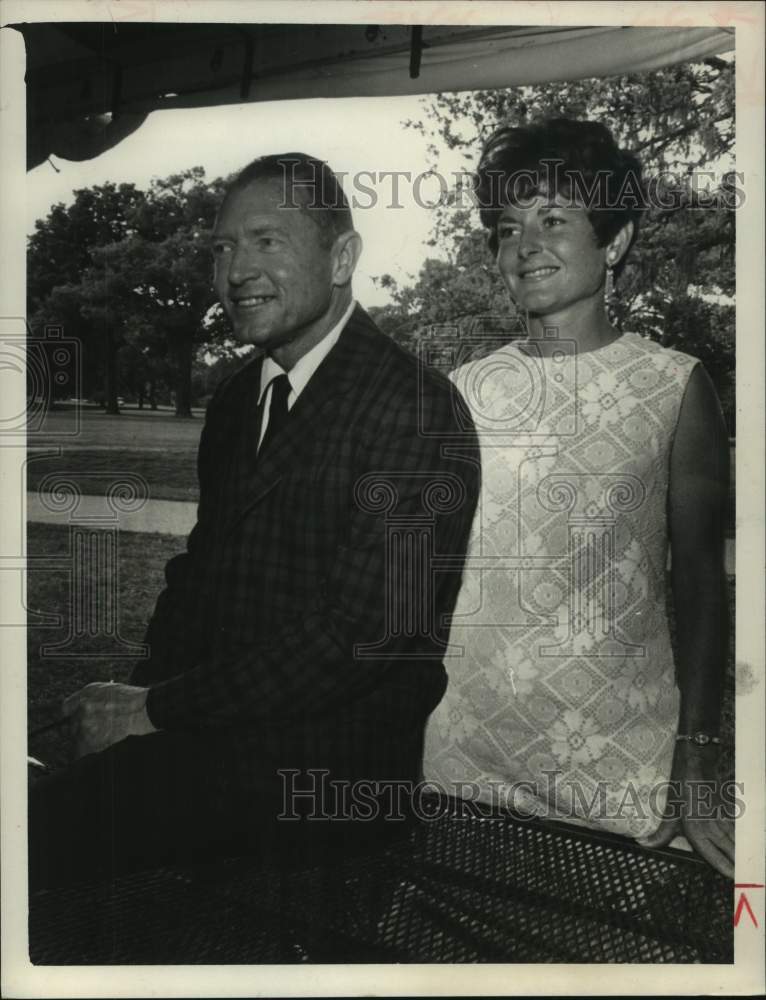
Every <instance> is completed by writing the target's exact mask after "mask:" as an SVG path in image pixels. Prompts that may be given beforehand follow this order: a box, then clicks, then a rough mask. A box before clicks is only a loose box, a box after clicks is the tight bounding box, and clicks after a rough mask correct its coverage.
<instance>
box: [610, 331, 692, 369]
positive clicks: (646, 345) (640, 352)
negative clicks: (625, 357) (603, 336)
mask: <svg viewBox="0 0 766 1000" xmlns="http://www.w3.org/2000/svg"><path fill="white" fill-rule="evenodd" d="M620 343H621V344H622V346H623V347H624V348H625V349H626V350H628V351H630V352H632V353H633V354H634V355H636V356H637V357H643V358H645V359H646V360H647V361H648V362H650V363H654V364H655V365H657V366H658V367H661V368H674V367H677V368H681V369H689V370H691V369H692V368H693V367H694V366H695V365H696V364H698V363H699V362H698V359H697V358H695V357H693V356H692V355H691V354H684V352H683V351H677V350H675V348H672V347H664V346H663V345H662V344H660V343H659V342H658V341H656V340H651V338H649V337H642V336H641V334H639V333H632V332H626V333H623V334H622V336H621V337H620Z"/></svg>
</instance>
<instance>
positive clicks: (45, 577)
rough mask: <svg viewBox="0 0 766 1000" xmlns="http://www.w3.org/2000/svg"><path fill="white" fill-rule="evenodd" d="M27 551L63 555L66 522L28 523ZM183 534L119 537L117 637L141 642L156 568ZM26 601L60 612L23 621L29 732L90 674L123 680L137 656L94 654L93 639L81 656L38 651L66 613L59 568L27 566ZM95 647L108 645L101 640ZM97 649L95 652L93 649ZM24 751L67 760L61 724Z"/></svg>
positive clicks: (58, 630)
mask: <svg viewBox="0 0 766 1000" xmlns="http://www.w3.org/2000/svg"><path fill="white" fill-rule="evenodd" d="M27 540H28V555H29V556H36V555H37V556H40V555H46V556H60V557H62V558H63V557H66V555H67V553H68V551H69V529H68V528H64V527H59V526H58V525H48V524H30V525H29V526H28V534H27ZM184 544H185V539H184V538H180V537H175V536H172V535H141V534H132V533H129V532H123V533H122V534H121V535H120V536H119V549H118V557H119V597H118V604H117V608H118V612H117V624H118V630H119V634H120V637H121V638H122V639H124V640H126V641H127V642H129V643H133V644H140V643H141V642H142V640H143V637H144V632H145V630H146V624H147V622H148V621H149V616H150V615H151V613H152V610H153V609H154V604H155V602H156V600H157V595H158V594H159V592H160V591H161V590H162V588H163V586H164V576H163V570H164V567H165V563H166V562H167V561H168V559H170V558H171V557H172V556H174V555H176V554H177V553H179V552H182V551H183V549H184ZM27 608H28V609H29V611H30V612H34V611H39V612H45V613H46V614H52V613H53V614H60V615H61V616H62V624H61V626H59V627H50V626H49V627H40V626H30V628H29V630H28V675H27V680H28V724H29V730H30V732H31V731H33V730H34V729H36V728H37V727H39V726H42V725H44V724H45V723H47V722H49V721H53V719H55V718H57V717H58V715H59V708H60V704H61V701H62V699H63V698H66V696H67V695H69V694H72V693H73V692H74V691H77V690H78V689H79V688H81V687H82V686H83V685H84V684H88V683H89V682H90V681H99V680H106V681H108V680H115V681H127V679H128V677H129V675H130V672H131V670H132V669H133V665H134V663H135V662H136V660H134V659H133V660H131V659H122V658H114V656H113V655H111V654H110V653H109V652H104V653H102V654H101V655H98V644H97V645H95V646H94V645H92V644H89V645H88V647H87V652H88V653H90V654H91V655H90V656H88V657H82V656H80V657H77V656H76V657H74V658H64V657H61V656H59V657H56V656H46V657H44V656H43V655H42V652H41V646H43V645H48V644H54V643H56V642H59V641H61V640H63V639H65V638H66V636H67V634H68V628H67V625H68V621H69V617H70V588H69V585H68V576H67V571H66V569H62V570H51V569H50V568H47V569H44V570H43V569H40V570H35V569H31V570H30V571H29V573H28V578H27ZM100 645H101V648H102V649H103V647H104V646H105V645H106V646H108V647H110V648H111V644H110V643H108V642H104V640H103V639H102V640H100ZM94 653H95V654H96V655H95V656H94V655H92V654H94ZM29 752H30V753H31V754H33V755H34V756H35V757H39V758H40V759H41V760H43V761H45V762H46V763H49V764H51V765H61V764H63V763H65V762H66V760H67V744H66V739H65V735H64V733H63V732H62V731H61V730H55V729H54V730H51V731H49V732H48V733H44V734H42V735H41V736H39V737H37V738H35V739H34V740H32V741H31V743H30V747H29Z"/></svg>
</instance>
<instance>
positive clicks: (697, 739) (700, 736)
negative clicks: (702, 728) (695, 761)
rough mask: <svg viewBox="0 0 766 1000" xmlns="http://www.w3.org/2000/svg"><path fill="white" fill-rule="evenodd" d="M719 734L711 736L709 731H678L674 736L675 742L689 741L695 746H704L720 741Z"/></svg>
mask: <svg viewBox="0 0 766 1000" xmlns="http://www.w3.org/2000/svg"><path fill="white" fill-rule="evenodd" d="M720 742H721V738H720V736H711V735H710V734H709V733H702V732H699V733H679V734H678V735H677V736H676V743H691V744H692V746H695V747H706V746H709V745H710V744H711V743H720Z"/></svg>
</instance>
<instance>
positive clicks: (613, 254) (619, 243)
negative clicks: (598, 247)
mask: <svg viewBox="0 0 766 1000" xmlns="http://www.w3.org/2000/svg"><path fill="white" fill-rule="evenodd" d="M632 239H633V222H632V221H631V222H626V223H625V225H624V226H623V227H622V229H621V230H620V231H619V233H617V235H616V236H615V237H614V239H612V240H610V241H609V245H608V246H607V248H606V259H607V263H608V264H609V266H610V267H614V265H615V264H619V262H620V261H621V260H622V258H623V257H624V256H625V254H626V253H627V252H628V247H629V246H630V241H631V240H632Z"/></svg>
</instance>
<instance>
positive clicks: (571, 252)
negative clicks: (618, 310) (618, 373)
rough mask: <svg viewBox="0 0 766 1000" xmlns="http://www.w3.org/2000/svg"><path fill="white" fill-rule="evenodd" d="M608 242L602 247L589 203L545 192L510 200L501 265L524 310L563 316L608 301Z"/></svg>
mask: <svg viewBox="0 0 766 1000" xmlns="http://www.w3.org/2000/svg"><path fill="white" fill-rule="evenodd" d="M606 252H607V248H606V247H599V246H598V244H597V242H596V234H595V232H594V230H593V226H592V225H591V224H590V220H589V219H588V213H587V211H586V209H585V208H583V207H580V206H579V205H573V203H572V201H571V200H570V199H567V198H566V197H564V196H559V195H547V194H539V195H534V196H531V197H530V198H529V199H527V200H525V201H524V202H522V203H519V204H518V205H507V206H506V207H505V208H504V209H503V210H502V212H501V213H500V217H499V219H498V222H497V264H498V267H499V268H500V274H501V276H502V278H503V281H504V282H505V284H506V286H507V287H508V290H509V291H510V293H511V296H512V298H513V299H514V301H515V302H516V304H517V305H518V307H519V308H520V309H523V310H526V311H528V312H530V313H533V314H536V315H539V316H548V317H553V316H559V314H561V313H563V314H564V315H563V316H560V317H559V320H560V321H563V320H565V317H566V312H567V311H568V310H569V309H570V308H571V307H573V306H575V305H578V304H579V306H580V309H578V312H579V311H581V307H582V305H584V304H586V303H588V302H592V303H593V305H594V306H597V307H599V308H601V307H602V306H603V284H604V275H605V269H606Z"/></svg>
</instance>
